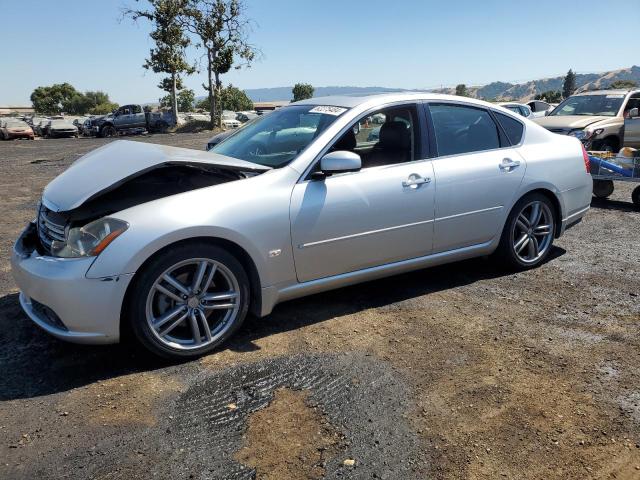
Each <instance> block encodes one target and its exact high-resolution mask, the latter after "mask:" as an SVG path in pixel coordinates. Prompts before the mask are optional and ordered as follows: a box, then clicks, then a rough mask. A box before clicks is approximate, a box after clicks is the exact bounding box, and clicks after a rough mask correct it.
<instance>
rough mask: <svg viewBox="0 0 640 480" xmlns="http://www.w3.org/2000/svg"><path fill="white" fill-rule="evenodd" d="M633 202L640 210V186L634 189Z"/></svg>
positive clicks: (632, 193)
mask: <svg viewBox="0 0 640 480" xmlns="http://www.w3.org/2000/svg"><path fill="white" fill-rule="evenodd" d="M631 200H632V201H633V204H634V205H635V206H636V208H640V185H638V186H637V187H636V188H634V189H633V192H631Z"/></svg>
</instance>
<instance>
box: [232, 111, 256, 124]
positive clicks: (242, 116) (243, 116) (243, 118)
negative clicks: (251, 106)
mask: <svg viewBox="0 0 640 480" xmlns="http://www.w3.org/2000/svg"><path fill="white" fill-rule="evenodd" d="M257 117H258V114H257V113H256V112H238V113H236V120H238V121H239V122H242V123H246V122H248V121H249V120H253V119H254V118H257Z"/></svg>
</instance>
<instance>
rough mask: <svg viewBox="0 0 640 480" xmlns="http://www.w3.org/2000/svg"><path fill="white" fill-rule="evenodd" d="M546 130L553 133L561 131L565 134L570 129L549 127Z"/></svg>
mask: <svg viewBox="0 0 640 480" xmlns="http://www.w3.org/2000/svg"><path fill="white" fill-rule="evenodd" d="M548 130H549V131H550V132H553V133H561V134H563V135H566V134H567V133H569V131H570V130H571V129H569V128H549V129H548Z"/></svg>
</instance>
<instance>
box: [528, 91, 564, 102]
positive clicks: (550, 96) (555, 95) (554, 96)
mask: <svg viewBox="0 0 640 480" xmlns="http://www.w3.org/2000/svg"><path fill="white" fill-rule="evenodd" d="M534 99H535V100H544V101H545V102H548V103H560V102H561V101H562V94H561V93H560V92H559V91H558V90H547V91H546V92H542V93H539V94H537V95H536V96H535V97H534Z"/></svg>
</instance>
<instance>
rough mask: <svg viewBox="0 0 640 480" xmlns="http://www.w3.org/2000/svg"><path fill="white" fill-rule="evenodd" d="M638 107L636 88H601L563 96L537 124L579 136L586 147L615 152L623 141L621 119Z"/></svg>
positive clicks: (638, 99)
mask: <svg viewBox="0 0 640 480" xmlns="http://www.w3.org/2000/svg"><path fill="white" fill-rule="evenodd" d="M638 107H640V90H601V91H593V92H584V93H578V94H576V95H573V96H571V97H569V98H567V99H566V100H565V101H564V102H562V103H561V104H560V105H558V106H557V107H556V108H555V109H554V110H553V111H552V112H551V113H550V114H549V115H547V116H546V117H544V118H536V119H535V121H536V123H538V125H541V126H543V127H544V128H546V129H547V130H549V131H551V132H554V133H559V134H562V135H570V136H573V137H576V138H577V139H579V140H580V141H581V142H582V143H583V145H584V146H585V147H586V148H587V150H603V151H610V152H617V151H618V150H620V148H621V147H622V146H623V145H624V143H623V137H624V120H625V118H628V117H629V113H630V112H631V110H632V109H633V108H638Z"/></svg>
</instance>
